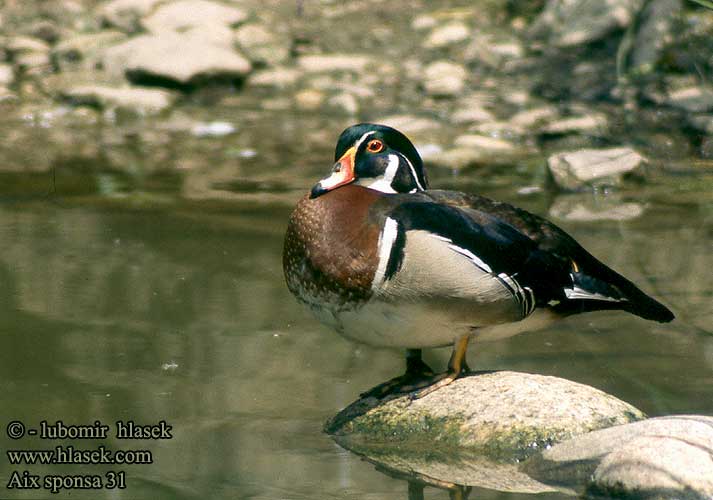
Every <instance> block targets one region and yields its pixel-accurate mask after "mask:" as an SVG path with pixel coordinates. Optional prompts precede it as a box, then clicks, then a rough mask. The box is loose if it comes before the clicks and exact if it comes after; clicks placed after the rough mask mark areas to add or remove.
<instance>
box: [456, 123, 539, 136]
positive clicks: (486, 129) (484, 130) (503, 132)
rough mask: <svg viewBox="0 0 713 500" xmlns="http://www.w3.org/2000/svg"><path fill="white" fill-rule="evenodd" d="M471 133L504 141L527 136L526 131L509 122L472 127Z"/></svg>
mask: <svg viewBox="0 0 713 500" xmlns="http://www.w3.org/2000/svg"><path fill="white" fill-rule="evenodd" d="M469 131H470V132H476V133H478V134H480V135H486V136H489V137H495V138H502V139H515V138H519V137H522V136H523V135H525V131H524V129H522V128H520V127H518V126H517V125H514V124H513V123H512V122H509V121H494V122H483V123H477V124H475V125H471V126H470V129H469Z"/></svg>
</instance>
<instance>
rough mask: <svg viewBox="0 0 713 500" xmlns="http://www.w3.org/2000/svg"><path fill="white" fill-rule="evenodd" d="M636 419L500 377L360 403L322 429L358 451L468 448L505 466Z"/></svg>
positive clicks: (516, 376) (557, 384)
mask: <svg viewBox="0 0 713 500" xmlns="http://www.w3.org/2000/svg"><path fill="white" fill-rule="evenodd" d="M642 418H644V415H643V414H642V413H641V412H640V411H639V410H637V409H636V408H634V407H633V406H631V405H629V404H627V403H625V402H623V401H620V400H618V399H616V398H615V397H613V396H610V395H608V394H606V393H604V392H602V391H599V390H597V389H594V388H592V387H589V386H586V385H582V384H578V383H575V382H571V381H568V380H564V379H560V378H556V377H549V376H542V375H533V374H527V373H517V372H510V371H502V372H493V373H482V374H473V375H470V376H467V377H462V378H459V379H457V380H456V381H455V382H453V383H452V384H450V385H448V386H446V387H444V388H442V389H439V390H437V391H435V392H433V393H431V394H429V395H427V396H425V397H423V398H421V399H417V400H413V401H411V400H410V398H409V397H408V396H401V397H395V398H393V399H388V398H387V400H386V401H377V400H375V398H366V399H362V400H358V401H356V402H354V403H352V404H351V405H350V406H349V407H347V408H345V409H344V410H342V411H341V412H340V413H339V414H338V415H337V416H335V417H334V418H333V419H331V420H330V421H329V422H327V424H326V426H325V430H326V431H327V432H329V433H330V434H333V435H336V436H338V438H339V439H340V440H341V441H343V442H346V443H354V442H358V443H359V444H360V446H361V447H362V448H379V449H384V448H385V447H390V446H398V447H399V448H401V449H402V450H404V449H411V450H422V449H423V447H424V446H428V447H429V449H441V450H443V449H446V450H463V449H469V450H472V451H479V452H482V453H484V454H485V455H486V456H488V457H493V458H498V457H499V458H507V459H508V460H511V459H512V458H513V457H514V456H515V457H524V456H526V455H530V454H532V453H533V452H535V451H537V450H539V449H542V448H544V447H546V446H549V445H551V444H552V443H555V442H560V441H563V440H565V439H569V438H571V437H574V436H577V435H580V434H583V433H586V432H590V431H592V430H595V429H602V428H605V427H610V426H612V425H618V424H624V423H628V422H633V421H636V420H640V419H642Z"/></svg>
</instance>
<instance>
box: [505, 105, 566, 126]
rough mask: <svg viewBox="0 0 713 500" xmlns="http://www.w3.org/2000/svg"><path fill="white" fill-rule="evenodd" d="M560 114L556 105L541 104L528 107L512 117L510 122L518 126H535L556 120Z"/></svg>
mask: <svg viewBox="0 0 713 500" xmlns="http://www.w3.org/2000/svg"><path fill="white" fill-rule="evenodd" d="M558 116H559V112H558V111H557V108H555V107H554V106H540V107H537V108H532V109H526V110H523V111H520V112H519V113H516V114H514V115H513V116H511V117H510V120H509V121H510V123H512V124H513V125H515V126H516V127H522V128H534V127H537V126H539V125H542V124H544V123H547V122H552V121H554V120H555V119H556V118H557V117H558Z"/></svg>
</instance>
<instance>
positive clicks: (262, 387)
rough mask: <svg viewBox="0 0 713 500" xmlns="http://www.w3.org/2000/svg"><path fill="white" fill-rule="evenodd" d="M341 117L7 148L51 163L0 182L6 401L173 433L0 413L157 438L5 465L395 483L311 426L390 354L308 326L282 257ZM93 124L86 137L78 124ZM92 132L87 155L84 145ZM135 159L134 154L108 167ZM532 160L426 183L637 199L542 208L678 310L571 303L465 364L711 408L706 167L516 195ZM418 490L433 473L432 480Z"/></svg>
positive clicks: (308, 489) (240, 490)
mask: <svg viewBox="0 0 713 500" xmlns="http://www.w3.org/2000/svg"><path fill="white" fill-rule="evenodd" d="M223 113H224V115H225V116H230V110H224V111H223ZM212 118H213V119H220V118H221V115H220V113H219V114H218V116H217V117H216V115H215V114H214V115H212ZM344 124H345V123H342V122H341V121H339V120H333V121H330V120H328V119H325V118H321V117H317V116H313V117H309V116H307V117H301V118H299V117H289V119H284V117H283V121H281V122H276V121H273V120H272V119H271V117H269V116H267V117H266V116H265V115H264V114H263V115H260V117H257V116H256V117H252V118H251V117H250V116H248V117H247V118H245V119H244V120H243V121H242V122H241V124H240V125H239V126H240V131H239V133H238V134H235V135H232V136H227V137H223V138H196V137H193V136H191V135H190V134H189V133H187V132H186V131H185V130H184V129H181V127H175V126H174V127H173V128H172V127H169V126H168V125H167V124H165V123H164V124H163V128H161V127H159V126H156V127H155V128H154V129H152V130H153V132H152V133H153V134H154V135H153V136H151V138H150V139H146V138H145V137H146V136H145V135H143V136H141V137H140V138H138V139H137V138H136V137H135V136H132V135H131V134H130V133H128V132H127V129H126V128H121V127H117V128H109V129H107V130H103V131H99V132H97V129H96V128H94V127H92V128H90V127H87V126H85V125H81V124H80V125H77V128H76V129H75V130H74V133H73V134H71V136H72V137H73V138H74V139H73V140H74V143H73V146H70V149H67V148H68V146H67V144H66V142H65V143H59V142H53V140H52V137H48V135H49V136H52V135H53V134H58V133H59V132H58V131H54V130H52V128H51V127H50V128H49V129H47V128H42V127H36V128H35V129H32V130H30V131H29V132H27V135H26V137H25V139H24V140H23V144H24V145H25V147H26V149H27V151H28V154H26V155H21V154H16V155H15V156H14V157H13V158H14V160H15V161H16V162H17V165H18V166H19V167H24V168H25V169H31V168H32V165H31V164H30V161H34V160H33V159H34V158H35V157H34V156H32V155H31V154H29V153H30V152H34V153H35V154H38V155H39V154H40V152H38V151H39V149H40V148H44V149H43V151H44V154H50V153H51V154H52V155H53V158H52V160H51V161H52V165H53V168H52V170H51V171H49V173H40V174H29V173H27V172H26V171H22V170H23V169H21V168H18V169H15V170H20V172H19V173H18V172H17V171H16V172H15V173H5V174H3V175H4V177H3V178H4V180H5V182H3V183H2V186H0V196H1V198H0V200H2V201H1V202H0V241H1V242H2V248H3V251H2V253H1V254H0V282H1V283H2V287H1V288H0V308H1V309H2V310H1V311H0V373H1V377H0V388H1V389H0V421H2V422H3V423H4V424H3V427H4V425H6V424H7V423H8V422H10V421H12V420H18V421H21V422H23V423H25V425H26V426H27V427H28V428H31V427H38V426H39V422H40V421H42V420H47V421H48V422H49V423H50V424H52V423H54V422H55V421H57V420H62V421H63V422H64V423H65V424H92V423H93V422H94V421H96V420H99V421H101V422H102V423H104V424H108V425H111V426H112V428H113V426H114V425H115V424H114V423H115V422H116V421H117V420H122V421H128V420H133V421H135V422H137V423H140V424H152V423H157V422H158V421H160V420H165V421H166V422H167V423H168V424H169V425H171V426H172V436H173V437H172V439H166V440H147V441H143V440H141V441H125V440H123V441H122V440H117V439H116V438H115V437H114V433H113V431H112V432H111V433H110V438H109V439H107V440H104V441H102V440H85V441H83V442H81V441H73V442H70V441H66V442H58V441H47V440H45V441H43V440H41V439H39V438H37V437H34V438H32V437H24V438H22V439H20V440H17V441H11V440H9V439H8V438H7V436H6V435H5V433H4V432H3V435H2V441H1V442H2V447H3V449H8V448H10V449H42V448H54V447H55V446H56V445H57V444H60V443H61V444H73V445H74V446H75V447H77V448H86V449H94V448H96V447H97V446H99V445H100V444H106V446H107V447H109V448H111V449H113V450H117V449H121V450H129V449H145V450H149V451H150V452H151V453H152V456H153V463H152V464H150V465H127V466H121V467H119V466H103V465H84V466H81V467H77V466H61V467H60V466H57V465H54V466H42V465H26V466H12V465H9V463H8V461H7V459H6V457H2V460H1V461H0V480H2V482H3V484H7V483H8V481H9V478H10V477H11V474H12V472H13V471H15V470H18V471H23V470H29V471H30V472H31V473H32V474H37V475H45V474H74V475H76V474H100V475H104V474H105V473H106V471H108V470H110V469H111V470H114V471H119V470H123V471H125V473H126V486H127V487H126V489H123V490H121V489H112V490H108V489H104V490H103V491H100V492H97V491H92V490H72V491H71V496H72V498H255V499H280V498H289V499H301V498H310V499H326V498H355V499H356V498H359V499H361V498H369V499H380V498H407V490H408V486H407V484H406V482H404V481H403V480H399V479H396V478H392V477H389V476H387V475H385V474H382V473H381V472H379V471H377V470H376V469H375V468H374V466H373V465H371V464H369V463H368V462H365V461H363V460H361V459H360V458H358V457H356V456H353V455H351V454H350V453H348V452H346V451H344V450H342V449H341V448H340V447H338V446H337V445H336V444H334V443H333V442H332V441H331V439H330V438H329V437H328V436H327V435H325V434H324V433H323V432H322V425H323V422H324V421H325V420H326V419H327V418H328V417H330V416H331V415H333V414H334V413H336V412H337V411H338V410H339V409H340V408H342V407H344V406H345V405H347V404H348V403H349V402H351V401H352V400H353V399H355V398H356V397H357V395H358V394H359V393H360V392H361V391H363V390H365V389H367V388H369V387H371V386H373V385H375V384H377V383H379V382H382V381H383V380H386V379H388V378H390V377H392V376H394V375H396V374H398V373H399V372H400V371H401V369H402V357H401V356H402V355H401V353H400V352H398V351H395V350H387V349H375V348H370V347H366V346H359V345H355V344H353V343H351V342H349V341H347V340H344V339H342V338H340V337H339V336H338V335H336V334H335V333H333V332H331V331H329V330H328V329H327V328H325V327H323V326H321V325H319V324H318V323H317V322H316V321H315V320H314V319H313V318H312V317H311V316H310V315H309V314H308V312H306V311H304V310H303V309H302V308H301V307H300V306H299V305H298V304H297V303H296V302H295V300H294V299H293V298H292V296H291V295H290V294H289V292H288V291H287V289H286V287H285V284H284V281H283V277H282V269H281V251H282V237H283V232H284V229H285V225H286V221H287V217H288V215H289V212H290V209H291V206H292V204H294V202H295V201H296V200H297V199H298V197H299V196H301V193H303V192H305V191H306V190H307V189H308V188H309V187H310V186H311V184H312V183H313V182H314V180H315V179H316V178H317V177H319V176H320V175H321V174H322V173H323V172H326V170H327V169H328V168H329V166H330V165H331V148H332V144H333V142H334V141H335V139H336V136H337V134H338V133H339V131H340V130H341V127H342V125H344ZM159 125H160V124H159ZM4 126H5V127H7V128H8V130H9V129H11V128H13V127H16V126H17V125H16V124H13V123H12V122H11V121H9V122H6V124H5V125H4ZM24 126H26V127H29V125H24ZM90 129H91V130H93V131H94V133H95V134H98V137H97V136H96V135H95V136H94V137H93V138H91V139H86V136H83V135H82V134H81V133H78V132H82V131H84V132H88V131H89V130H90ZM8 130H6V132H7V131H8ZM132 137H133V138H132ZM33 141H36V142H33ZM96 144H99V146H98V147H99V149H100V150H102V154H103V156H102V155H97V154H95V153H96V151H95V150H89V152H86V148H91V147H94V145H96ZM107 144H109V146H107ZM71 147H74V148H75V149H71ZM83 148H84V149H83ZM102 148H104V149H102ZM13 151H14V152H15V153H17V151H16V150H13ZM48 151H49V153H48ZM66 151H69V153H66ZM83 151H85V152H84V153H83ZM246 151H247V153H246ZM5 154H6V157H10V156H9V152H7V151H6V152H5ZM77 158H82V159H83V161H85V162H86V168H84V169H82V168H79V167H77V165H78V161H77ZM157 158H159V159H160V158H162V160H161V161H162V162H163V163H158V160H157ZM6 161H7V160H6ZM23 161H26V162H27V164H26V165H23ZM131 162H135V163H136V168H135V172H132V170H131V169H126V168H122V169H119V168H117V166H122V167H125V166H126V165H127V164H128V163H131ZM543 165H544V163H543V161H542V158H541V157H539V156H534V157H528V158H525V159H524V160H522V161H518V162H517V163H515V164H513V165H505V166H502V167H500V168H498V169H495V170H493V169H489V170H485V169H481V170H477V169H476V170H469V171H462V172H459V173H458V175H455V174H454V173H453V172H450V171H443V170H441V171H438V170H434V171H432V172H431V178H432V184H433V185H434V186H438V187H447V188H453V189H461V190H471V191H476V190H477V191H478V192H480V193H481V194H485V195H490V196H494V197H497V198H500V199H504V200H507V201H511V202H513V203H516V204H518V205H521V206H523V207H525V208H528V209H530V210H532V211H534V212H537V213H540V214H543V215H546V216H548V213H549V210H550V207H552V206H553V205H556V204H557V203H559V204H560V205H562V204H567V203H575V202H577V203H578V202H581V203H584V204H588V206H595V207H597V206H598V207H602V206H607V204H614V205H616V204H618V203H619V202H620V200H623V201H627V202H635V203H639V204H640V205H641V206H642V207H643V208H644V213H643V215H642V216H641V217H639V218H635V219H632V220H628V221H612V220H602V221H579V222H575V221H571V220H569V221H568V220H563V219H561V218H554V220H555V221H556V222H557V223H558V224H561V225H562V226H563V227H565V228H566V229H567V230H568V231H570V232H571V234H572V235H573V236H574V237H575V238H577V239H578V240H579V241H580V242H582V243H583V244H584V246H585V247H587V248H588V249H589V250H590V251H591V252H592V253H594V254H595V255H596V256H598V257H599V258H600V259H601V260H603V261H604V262H606V263H608V264H609V265H611V266H612V267H614V268H615V269H617V270H619V271H621V272H622V273H623V274H625V275H626V276H628V277H629V278H630V279H632V280H633V281H634V282H636V283H638V284H639V285H640V286H641V287H642V288H643V289H644V290H646V291H647V292H649V293H651V294H653V295H654V296H655V297H657V298H659V299H660V300H662V301H663V302H664V303H666V304H668V305H669V306H670V307H671V308H672V309H673V310H674V312H675V313H676V315H677V319H676V321H674V322H673V323H670V324H665V325H660V324H656V323H651V322H646V321H644V320H641V319H639V318H636V317H633V316H630V315H627V314H624V313H615V312H612V313H599V314H592V315H586V316H579V317H573V318H570V319H568V320H566V321H563V322H561V323H559V324H557V325H556V326H554V327H552V328H550V329H548V330H546V331H541V332H537V333H533V334H529V335H521V336H519V337H515V338H512V339H508V340H506V341H501V342H496V343H487V344H485V343H484V344H479V345H475V346H473V347H472V348H471V350H470V355H469V362H470V365H471V366H472V367H473V368H476V369H487V370H499V369H512V370H520V371H526V372H533V373H540V374H551V375H557V376H560V377H565V378H568V379H571V380H575V381H577V382H581V383H585V384H589V385H592V386H594V387H597V388H599V389H602V390H604V391H606V392H609V393H611V394H613V395H615V396H617V397H619V398H621V399H624V400H626V401H628V402H630V403H632V404H633V405H635V406H637V407H639V408H640V409H642V410H643V411H645V412H646V413H648V414H649V415H652V416H654V415H665V414H679V413H701V414H713V398H712V397H711V387H713V330H712V329H711V326H710V325H711V324H712V322H713V310H712V309H711V297H713V284H712V283H713V282H712V281H711V279H710V276H711V273H710V269H711V267H713V253H712V252H711V248H713V246H712V244H713V204H712V202H713V197H712V196H711V194H712V190H711V186H712V185H713V183H712V182H711V179H712V178H713V175H712V174H711V172H712V171H713V169H711V166H710V165H705V164H696V165H693V163H692V162H691V161H687V160H686V159H678V160H677V161H676V162H675V163H674V162H668V163H667V162H660V163H658V162H654V166H655V167H656V168H654V169H652V172H651V175H650V176H649V178H648V181H647V183H646V184H643V185H633V186H629V187H625V188H623V189H621V190H617V191H612V192H601V193H598V194H596V195H592V194H589V195H558V196H555V194H554V193H552V192H551V191H548V190H546V189H545V190H539V191H536V192H535V193H533V194H529V195H520V194H518V190H519V189H520V188H522V187H525V186H530V185H533V184H535V185H542V181H541V179H542V178H543V173H542V172H543ZM136 172H138V173H136ZM448 354H449V353H448V350H433V351H429V352H427V354H426V360H427V361H429V362H430V363H432V364H433V365H436V366H443V365H445V362H446V360H447V357H448ZM5 494H9V496H10V497H11V498H37V495H36V494H34V492H33V491H18V490H6V491H5V493H4V494H3V495H5ZM61 495H62V497H66V495H67V493H66V492H65V493H62V494H61ZM0 496H2V495H0ZM43 496H44V495H43ZM526 496H527V495H515V494H506V493H498V492H494V491H489V490H480V489H476V490H475V491H473V492H472V493H471V498H482V499H505V498H525V497H526ZM426 497H427V498H448V493H447V492H446V491H444V490H437V489H435V488H430V487H429V488H427V489H426Z"/></svg>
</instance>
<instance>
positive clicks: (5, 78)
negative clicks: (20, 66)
mask: <svg viewBox="0 0 713 500" xmlns="http://www.w3.org/2000/svg"><path fill="white" fill-rule="evenodd" d="M14 80H15V72H14V71H13V70H12V66H10V65H9V64H3V63H0V87H7V86H9V85H11V84H12V82H13V81H14Z"/></svg>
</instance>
